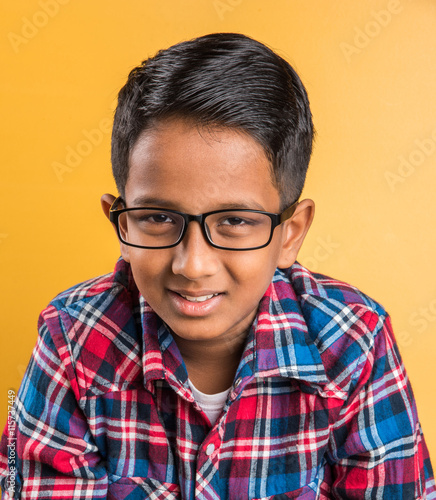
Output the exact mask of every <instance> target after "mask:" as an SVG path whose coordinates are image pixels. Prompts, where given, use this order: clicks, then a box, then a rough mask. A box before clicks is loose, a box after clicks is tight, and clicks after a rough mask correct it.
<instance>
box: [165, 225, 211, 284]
mask: <svg viewBox="0 0 436 500" xmlns="http://www.w3.org/2000/svg"><path fill="white" fill-rule="evenodd" d="M217 270H218V256H217V249H215V248H213V247H212V246H211V245H210V244H209V242H208V241H207V240H206V238H205V236H204V234H203V231H202V230H201V226H200V224H199V223H198V222H196V221H192V222H190V223H189V224H188V228H187V230H186V233H185V236H184V237H183V240H182V241H181V242H180V243H179V244H178V245H177V246H175V247H174V257H173V261H172V271H173V273H174V274H180V275H183V276H184V277H185V278H187V279H189V280H196V279H199V278H204V277H206V276H213V275H214V274H215V273H216V272H217Z"/></svg>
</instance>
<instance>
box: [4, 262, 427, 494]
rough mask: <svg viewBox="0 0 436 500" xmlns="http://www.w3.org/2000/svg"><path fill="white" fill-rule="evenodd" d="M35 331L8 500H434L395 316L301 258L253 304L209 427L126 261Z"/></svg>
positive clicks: (78, 291)
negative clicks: (228, 385)
mask: <svg viewBox="0 0 436 500" xmlns="http://www.w3.org/2000/svg"><path fill="white" fill-rule="evenodd" d="M39 333H40V335H39V339H38V343H37V345H36V347H35V350H34V352H33V356H32V359H31V361H30V364H29V366H28V369H27V372H26V375H25V377H24V380H23V383H22V385H21V388H20V390H19V393H18V395H17V399H16V425H15V427H14V429H13V432H11V434H10V435H8V434H6V432H5V434H4V436H3V440H2V442H1V447H0V471H1V473H2V487H3V489H5V488H7V486H8V484H9V485H12V486H13V490H14V492H15V493H13V492H12V489H11V490H10V493H11V495H14V496H13V498H23V499H24V498H26V499H49V498H50V499H62V500H65V499H99V498H101V499H103V498H107V499H118V500H120V499H126V500H127V499H132V500H133V499H145V498H150V499H154V500H158V499H194V498H197V499H207V500H215V499H227V498H229V499H235V500H236V499H273V498H274V499H277V500H279V499H286V498H300V499H304V500H309V499H328V498H341V499H345V498H346V499H357V498H359V499H363V498H365V499H380V498H384V499H392V500H399V499H404V500H406V499H407V500H410V499H425V498H426V499H435V498H436V489H435V484H434V480H433V477H432V476H433V473H432V468H431V464H430V459H429V455H428V451H427V448H426V445H425V442H424V438H423V434H422V431H421V427H420V424H419V421H418V416H417V411H416V406H415V402H414V398H413V394H412V389H411V386H410V384H409V381H408V378H407V375H406V372H405V370H404V366H403V364H402V361H401V358H400V354H399V352H398V348H397V346H396V344H395V340H394V337H393V334H392V329H391V322H390V318H389V316H388V314H387V313H386V311H385V310H384V309H383V307H382V306H380V305H379V304H378V303H376V302H374V301H373V300H372V299H371V298H369V297H368V296H366V295H364V294H363V293H362V292H360V291H359V290H357V289H356V288H354V287H352V286H350V285H348V284H345V283H342V282H339V281H337V280H333V279H331V278H329V277H326V276H324V275H321V274H314V273H311V272H310V271H308V270H307V269H306V268H304V267H303V266H301V265H300V264H298V263H295V264H294V265H293V266H292V267H291V268H289V269H287V270H277V271H276V273H275V275H274V278H273V281H272V283H271V285H270V286H269V288H268V290H267V291H266V293H265V295H264V297H263V298H262V300H261V301H260V304H259V309H258V314H257V316H256V319H255V321H254V323H253V326H252V328H251V331H250V333H249V335H248V337H247V342H246V346H245V351H244V353H243V356H242V359H241V362H240V365H239V368H238V370H237V373H236V376H235V382H234V385H233V387H232V389H231V391H230V393H229V396H228V399H227V402H226V404H225V406H224V409H223V412H222V414H221V416H220V417H219V418H218V420H217V422H216V424H215V425H214V426H213V427H212V428H211V426H210V423H209V421H208V419H207V417H206V415H205V414H204V413H203V412H202V410H201V408H200V407H199V406H198V405H197V404H196V402H195V400H194V398H193V395H192V392H191V390H190V387H189V384H188V380H187V372H186V368H185V365H184V363H183V361H182V358H181V355H180V352H179V350H178V348H177V346H176V344H175V342H174V340H173V338H172V336H171V334H170V332H169V331H168V329H167V327H166V325H165V324H164V323H163V322H162V320H161V319H160V318H159V317H158V316H157V315H156V313H154V311H153V310H152V309H151V308H150V307H149V306H148V305H147V304H146V303H145V302H144V300H143V298H142V296H141V295H140V294H139V292H138V290H137V288H136V286H135V283H134V281H133V277H132V274H131V271H130V267H129V265H128V264H126V263H125V262H124V261H123V260H121V259H120V260H119V261H118V263H117V266H116V268H115V272H114V273H113V274H110V275H107V276H103V277H100V278H97V279H94V280H91V281H88V282H86V283H84V284H81V285H78V286H76V287H74V288H72V289H70V290H67V291H66V292H64V293H62V294H60V295H59V296H58V297H57V298H56V299H54V300H53V301H52V302H51V304H50V305H49V306H48V308H47V309H45V310H44V311H43V313H42V314H41V318H40V322H39ZM11 436H12V437H11ZM8 438H9V439H8ZM11 440H12V441H11ZM11 442H13V443H14V444H13V445H12V446H10V447H9V452H10V453H12V455H10V457H9V464H12V466H11V467H10V470H9V471H8V468H7V465H8V460H7V446H8V443H9V444H10V443H11ZM11 450H12V451H11ZM14 467H16V470H15V469H14ZM8 472H9V477H8ZM8 481H9V483H8ZM3 498H5V499H8V498H12V496H10V494H9V493H5V492H4V493H3Z"/></svg>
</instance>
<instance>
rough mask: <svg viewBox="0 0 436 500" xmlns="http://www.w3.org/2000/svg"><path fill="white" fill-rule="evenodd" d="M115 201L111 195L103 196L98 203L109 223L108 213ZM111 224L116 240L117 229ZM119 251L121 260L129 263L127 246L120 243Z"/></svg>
mask: <svg viewBox="0 0 436 500" xmlns="http://www.w3.org/2000/svg"><path fill="white" fill-rule="evenodd" d="M115 200H116V198H115V196H113V195H112V194H108V193H106V194H104V195H103V196H102V197H101V199H100V203H101V208H102V209H103V212H104V214H105V215H106V217H107V219H108V220H109V221H110V218H109V212H110V208H111V206H112V203H113V202H114V201H115ZM111 224H112V227H113V228H114V230H115V234H116V235H117V238H118V234H117V228H116V226H115V224H114V223H113V222H111ZM120 250H121V256H122V258H123V259H124V260H125V261H126V262H130V257H129V247H128V246H127V245H124V244H123V243H121V242H120Z"/></svg>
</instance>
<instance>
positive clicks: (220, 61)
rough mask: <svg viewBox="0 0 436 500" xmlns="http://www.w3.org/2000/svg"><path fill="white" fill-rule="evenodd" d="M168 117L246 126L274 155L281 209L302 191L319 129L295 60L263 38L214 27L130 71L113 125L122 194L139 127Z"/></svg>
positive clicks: (273, 175)
mask: <svg viewBox="0 0 436 500" xmlns="http://www.w3.org/2000/svg"><path fill="white" fill-rule="evenodd" d="M170 117H180V118H182V119H188V120H192V121H193V122H194V123H196V124H197V125H198V126H206V127H209V126H215V125H216V126H219V127H228V128H232V129H239V130H241V131H243V132H245V133H248V134H249V135H250V136H251V137H253V138H254V139H255V140H256V141H257V142H258V143H260V145H261V146H262V147H263V150H264V151H265V154H266V157H267V158H268V160H269V162H270V163H271V166H272V169H271V178H272V181H273V184H274V186H275V187H276V188H277V189H278V192H279V194H280V204H281V209H282V210H283V209H284V208H286V207H287V206H289V205H290V204H291V203H292V202H293V201H295V200H297V199H298V198H299V197H300V195H301V192H302V190H303V186H304V181H305V178H306V173H307V168H308V165H309V160H310V155H311V153H312V142H313V136H314V128H313V123H312V115H311V112H310V107H309V100H308V97H307V93H306V89H305V88H304V86H303V84H302V83H301V80H300V78H299V77H298V75H297V73H296V72H295V71H294V69H293V68H292V67H291V65H290V64H289V63H288V62H286V61H285V60H284V59H283V58H281V57H280V56H279V55H277V54H276V53H275V52H273V51H272V50H271V49H269V48H268V47H266V46H265V45H263V44H262V43H260V42H257V41H256V40H253V39H252V38H249V37H247V36H245V35H242V34H238V33H214V34H210V35H206V36H202V37H199V38H195V39H193V40H189V41H185V42H181V43H178V44H176V45H173V46H172V47H170V48H168V49H165V50H161V51H159V52H158V53H157V54H156V55H155V56H154V57H151V58H149V59H147V60H145V61H143V62H142V64H141V65H140V66H138V67H136V68H134V69H133V70H132V71H131V72H130V74H129V77H128V80H127V82H126V84H125V85H124V87H123V88H122V89H121V90H120V92H119V95H118V105H117V109H116V111H115V118H114V126H113V132H112V153H111V159H112V170H113V175H114V178H115V182H116V184H117V188H118V191H119V193H120V195H121V196H124V195H125V185H126V182H127V179H128V175H129V155H130V152H131V150H132V148H133V146H134V145H135V143H136V141H137V139H138V137H139V135H140V134H141V132H143V131H144V130H147V129H150V128H153V124H155V123H156V122H157V121H159V120H164V119H166V118H170Z"/></svg>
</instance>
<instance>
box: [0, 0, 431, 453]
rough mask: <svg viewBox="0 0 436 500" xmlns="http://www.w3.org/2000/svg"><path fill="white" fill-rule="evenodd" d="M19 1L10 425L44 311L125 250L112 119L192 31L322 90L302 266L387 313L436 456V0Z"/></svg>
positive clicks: (14, 11) (5, 232) (6, 121)
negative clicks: (233, 35) (139, 71)
mask: <svg viewBox="0 0 436 500" xmlns="http://www.w3.org/2000/svg"><path fill="white" fill-rule="evenodd" d="M2 11H3V12H2V15H1V17H0V27H1V37H0V51H1V61H2V65H1V70H2V78H1V80H0V94H1V111H2V112H1V116H2V119H1V122H0V130H1V167H0V168H1V176H0V183H1V207H2V209H1V215H0V262H1V278H2V279H1V291H0V294H1V297H0V298H1V300H0V304H1V314H0V332H1V349H0V421H1V422H2V426H3V423H4V422H5V421H6V415H7V391H8V389H10V388H14V389H18V387H19V384H20V380H21V378H22V376H23V373H24V370H25V367H26V365H27V362H28V360H29V357H30V354H31V351H32V348H33V346H34V344H35V341H36V338H37V330H36V323H37V318H38V314H39V312H40V311H41V310H42V309H43V308H44V307H45V306H46V304H47V303H48V302H49V301H50V300H51V299H52V298H53V296H55V295H56V294H57V293H58V292H60V291H62V290H64V289H65V288H67V287H69V286H71V285H74V284H76V283H78V282H80V281H83V280H85V279H88V278H91V277H94V276H97V275H99V274H103V273H107V272H109V271H111V270H112V268H113V265H114V263H115V261H116V259H117V257H118V245H117V242H116V238H115V235H114V234H113V233H112V229H111V228H110V226H109V223H108V222H107V220H106V219H105V218H104V216H103V214H102V212H101V209H100V202H99V198H100V195H101V194H102V193H104V192H113V193H115V188H114V182H113V180H112V177H111V171H110V133H109V129H110V121H111V119H112V116H113V110H114V106H115V100H116V95H117V92H118V90H119V88H120V87H121V86H122V85H123V84H124V82H125V80H126V77H127V74H128V71H129V70H130V69H131V68H132V67H133V66H135V65H137V64H139V62H140V61H142V60H143V59H145V58H147V57H149V56H151V55H153V54H154V53H155V52H156V51H157V50H158V49H161V48H164V47H168V46H169V45H172V44H174V43H176V42H179V41H181V40H185V39H189V38H193V37H196V36H199V35H203V34H206V33H209V32H217V31H237V32H242V33H245V34H247V35H250V36H252V37H254V38H256V39H258V40H260V41H262V42H264V43H266V44H268V45H269V46H270V47H272V48H273V49H275V50H276V51H278V53H279V54H280V55H282V56H283V57H285V58H287V59H288V60H289V61H290V62H291V64H293V65H294V67H295V68H296V70H297V72H299V74H300V76H301V78H302V80H303V82H304V83H305V85H306V87H307V90H308V93H309V97H310V101H311V106H312V111H313V115H314V122H315V126H316V129H317V139H316V145H315V150H314V155H313V159H312V162H311V165H310V168H309V174H308V178H307V183H306V187H305V190H304V197H310V198H312V199H314V200H315V203H316V215H315V220H314V223H313V225H312V228H311V230H310V232H309V234H308V236H307V239H306V242H305V243H304V245H303V248H302V252H301V254H300V257H299V260H300V262H301V263H302V264H304V265H307V266H308V267H309V268H310V269H312V270H313V271H318V272H322V273H324V274H327V275H330V276H333V277H335V278H338V279H341V280H344V281H347V282H350V283H352V284H353V285H355V286H357V287H359V288H360V289H361V290H362V291H364V292H365V293H367V294H368V295H370V296H371V297H373V298H374V299H376V300H378V301H379V302H381V303H382V304H383V305H384V306H385V307H386V309H387V310H388V312H389V313H390V315H391V317H392V321H393V326H394V331H395V333H396V336H397V339H398V343H399V346H400V350H401V353H402V355H403V359H404V362H405V365H406V367H407V370H408V374H409V376H410V378H411V380H412V385H413V389H414V392H415V396H416V399H417V403H418V410H419V415H420V418H421V422H422V426H423V429H424V433H425V436H426V439H427V443H428V446H429V449H430V452H431V453H432V455H433V459H434V460H436V426H435V425H434V422H435V417H434V415H435V412H436V403H435V390H434V379H435V377H436V369H435V365H436V359H435V346H436V338H435V333H436V287H435V273H434V270H435V267H434V258H435V246H436V245H435V243H436V241H435V239H436V236H435V194H434V188H435V181H436V174H435V159H436V96H435V94H436V50H435V49H436V47H435V42H436V31H435V25H436V4H435V2H434V0H371V1H368V0H358V1H356V0H355V1H352V2H349V1H338V0H336V1H334V0H317V1H310V2H309V1H307V0H276V1H268V2H266V1H262V0H183V1H182V0H129V1H123V2H122V1H121V0H118V1H116V0H92V1H85V0H71V1H69V0H26V1H24V0H21V1H19V2H3V6H2ZM97 129H100V132H96V130H97ZM89 137H92V138H93V141H94V144H92V142H91V141H90V139H89ZM72 151H75V153H76V155H74V153H72ZM59 165H63V167H59ZM59 168H61V169H64V170H63V172H61V173H60V171H59ZM56 169H57V174H56V172H55V170H56Z"/></svg>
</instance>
